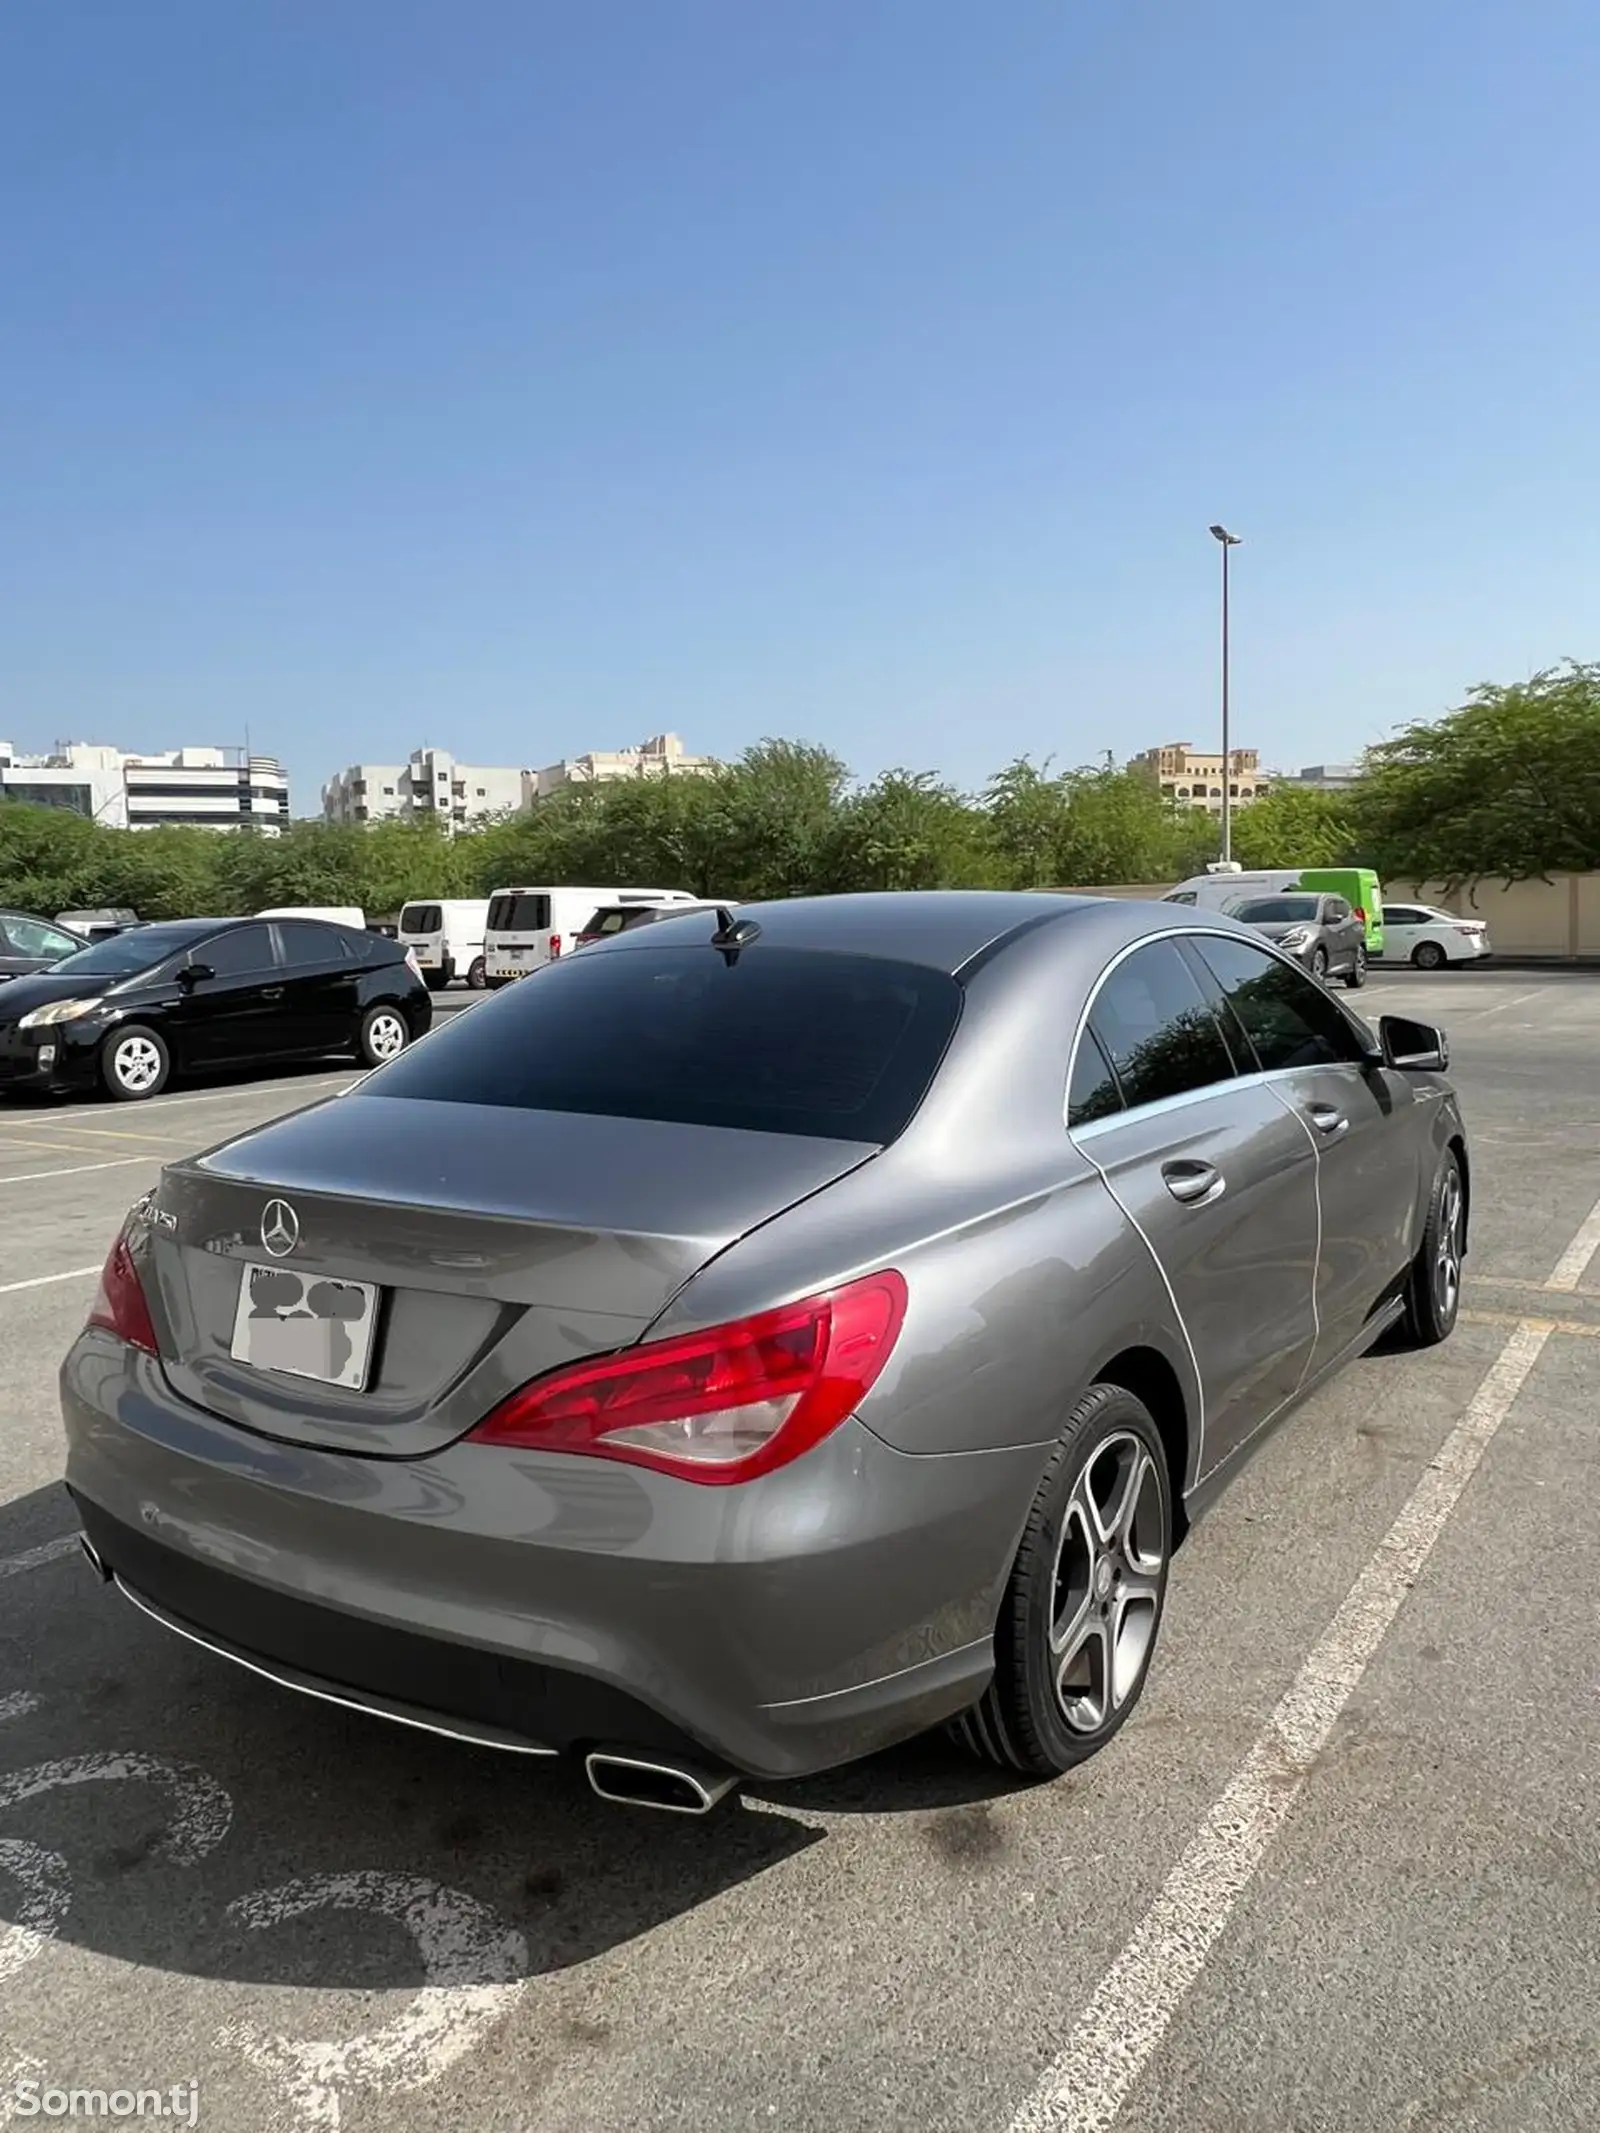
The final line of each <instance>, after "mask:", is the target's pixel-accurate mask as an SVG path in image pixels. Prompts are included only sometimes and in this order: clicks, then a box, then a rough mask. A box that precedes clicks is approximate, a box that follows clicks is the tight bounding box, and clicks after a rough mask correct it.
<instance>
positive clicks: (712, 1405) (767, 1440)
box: [472, 1269, 906, 1482]
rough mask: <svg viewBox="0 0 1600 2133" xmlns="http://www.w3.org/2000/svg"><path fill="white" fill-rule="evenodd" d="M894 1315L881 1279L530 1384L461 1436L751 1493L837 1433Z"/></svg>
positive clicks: (895, 1321)
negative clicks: (615, 1462)
mask: <svg viewBox="0 0 1600 2133" xmlns="http://www.w3.org/2000/svg"><path fill="white" fill-rule="evenodd" d="M905 1311H906V1285H905V1282H904V1281H903V1280H902V1278H901V1277H900V1275H899V1274H897V1273H895V1272H894V1271H893V1270H892V1269H891V1270H889V1271H886V1272H884V1273H881V1274H869V1275H867V1276H866V1277H865V1278H864V1279H863V1280H861V1281H852V1282H849V1283H847V1284H846V1285H845V1286H844V1287H843V1288H839V1289H832V1290H830V1291H829V1292H828V1293H827V1294H826V1295H823V1296H811V1297H807V1298H806V1300H805V1301H804V1302H803V1303H793V1304H785V1305H783V1306H782V1308H781V1309H779V1310H776V1311H764V1312H762V1313H761V1315H760V1316H759V1317H757V1318H744V1319H738V1320H736V1321H734V1322H733V1323H732V1324H730V1325H726V1326H710V1327H707V1328H706V1330H705V1331H704V1332H701V1333H685V1334H680V1335H678V1336H677V1337H675V1338H674V1339H671V1340H662V1341H646V1342H645V1343H644V1344H643V1345H642V1346H640V1347H638V1348H631V1349H629V1350H628V1351H627V1352H626V1353H625V1354H622V1355H612V1356H606V1357H603V1358H602V1359H600V1360H599V1361H597V1362H591V1363H579V1364H577V1365H576V1366H575V1367H574V1368H572V1369H570V1370H558V1371H555V1372H553V1373H552V1374H551V1375H550V1376H549V1377H546V1378H536V1379H535V1380H534V1382H533V1383H532V1384H531V1385H524V1386H523V1388H522V1390H521V1391H520V1392H514V1393H513V1394H512V1395H511V1397H510V1399H508V1400H503V1401H502V1402H501V1404H500V1405H499V1406H498V1407H497V1408H496V1409H495V1410H494V1412H493V1413H492V1414H490V1415H488V1416H487V1417H486V1418H485V1419H484V1421H482V1422H480V1423H479V1425H478V1427H477V1428H476V1429H475V1430H474V1431H473V1432H472V1437H473V1441H474V1442H476V1443H479V1444H498V1445H504V1446H511V1445H516V1446H519V1447H523V1448H525V1449H527V1450H530V1451H544V1452H576V1453H580V1454H584V1455H586V1456H588V1457H590V1458H596V1459H621V1460H625V1461H627V1462H629V1463H630V1464H632V1465H634V1466H649V1467H655V1468H657V1469H658V1470H659V1471H660V1472H661V1473H663V1474H675V1475H677V1476H679V1477H680V1478H681V1479H682V1480H684V1481H702V1482H733V1481H753V1480H755V1478H756V1477H757V1475H759V1474H770V1473H771V1472H772V1471H773V1469H774V1468H775V1467H780V1466H787V1465H788V1464H789V1462H790V1461H791V1460H793V1459H798V1458H799V1457H800V1455H801V1454H802V1453H803V1452H808V1451H810V1449H811V1447H812V1446H813V1445H814V1444H817V1443H820V1442H821V1440H822V1439H823V1438H824V1437H826V1436H827V1435H828V1434H829V1432H830V1431H831V1430H835V1429H837V1428H838V1426H839V1424H840V1423H841V1422H843V1421H844V1420H845V1419H846V1417H847V1416H849V1415H850V1414H852V1413H853V1412H854V1411H855V1409H856V1408H857V1407H858V1406H859V1405H860V1403H861V1401H862V1399H863V1398H864V1397H865V1395H866V1392H867V1390H868V1388H869V1387H870V1386H871V1385H872V1384H873V1382H874V1381H875V1379H876V1378H877V1376H878V1373H879V1372H880V1371H881V1370H882V1368H883V1366H884V1364H885V1363H886V1362H887V1361H888V1360H889V1355H890V1352H891V1350H892V1349H893V1347H894V1344H895V1341H896V1339H897V1338H898V1336H899V1332H900V1326H901V1322H902V1320H903V1319H904V1317H905Z"/></svg>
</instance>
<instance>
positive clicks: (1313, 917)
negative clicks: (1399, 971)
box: [1228, 889, 1367, 991]
mask: <svg viewBox="0 0 1600 2133" xmlns="http://www.w3.org/2000/svg"><path fill="white" fill-rule="evenodd" d="M1228 916H1229V917H1230V918H1236V919H1238V921H1239V922H1240V924H1241V925H1245V926H1254V927H1255V929H1256V931H1257V932H1258V933H1261V934H1264V935H1265V936H1266V938H1267V939H1268V940H1269V941H1276V942H1277V944H1278V946H1279V947H1280V948H1281V949H1282V950H1283V952H1284V953H1285V955H1292V956H1293V957H1294V959H1295V961H1296V962H1297V963H1303V964H1304V965H1305V967H1306V969H1307V970H1309V971H1310V973H1311V975H1312V976H1313V977H1314V978H1322V979H1328V978H1330V977H1332V978H1342V979H1343V980H1344V982H1345V984H1346V985H1348V986H1349V987H1350V988H1351V990H1352V991H1354V989H1355V988H1356V986H1358V985H1365V984H1366V982H1367V928H1366V923H1365V921H1364V920H1362V919H1359V918H1357V916H1356V914H1355V912H1354V911H1353V910H1352V909H1351V907H1350V905H1349V904H1348V903H1347V902H1346V901H1345V899H1344V898H1343V897H1342V896H1320V895H1316V894H1314V893H1313V892H1312V891H1311V890H1310V889H1294V890H1290V891H1289V892H1288V893H1287V894H1286V895H1282V896H1251V897H1247V898H1245V899H1244V900H1242V901H1241V902H1239V903H1236V904H1230V905H1229V906H1228Z"/></svg>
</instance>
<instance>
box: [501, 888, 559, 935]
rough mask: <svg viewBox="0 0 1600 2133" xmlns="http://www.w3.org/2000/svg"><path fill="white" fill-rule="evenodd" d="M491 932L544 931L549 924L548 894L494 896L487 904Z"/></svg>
mask: <svg viewBox="0 0 1600 2133" xmlns="http://www.w3.org/2000/svg"><path fill="white" fill-rule="evenodd" d="M487 925H488V930H489V932H491V933H544V932H547V931H548V929H549V925H550V899H549V897H548V896H496V897H493V898H491V900H490V904H489V917H488V921H487Z"/></svg>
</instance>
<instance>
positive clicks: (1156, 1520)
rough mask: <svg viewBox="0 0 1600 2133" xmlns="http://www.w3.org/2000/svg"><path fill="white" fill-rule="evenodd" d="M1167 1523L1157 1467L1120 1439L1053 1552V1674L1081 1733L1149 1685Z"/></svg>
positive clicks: (1094, 1473) (1082, 1493) (1092, 1465)
mask: <svg viewBox="0 0 1600 2133" xmlns="http://www.w3.org/2000/svg"><path fill="white" fill-rule="evenodd" d="M1163 1524H1164V1521H1163V1518H1162V1498H1161V1483H1160V1480H1159V1478H1158V1476H1157V1474H1156V1467H1155V1461H1154V1460H1153V1459H1152V1458H1151V1456H1150V1453H1149V1452H1148V1451H1147V1450H1146V1449H1145V1447H1144V1445H1143V1444H1142V1443H1141V1442H1140V1441H1139V1439H1138V1438H1137V1437H1136V1436H1134V1435H1133V1434H1132V1433H1131V1431H1126V1430H1119V1431H1117V1432H1116V1434H1115V1435H1112V1436H1109V1437H1107V1438H1106V1440H1105V1442H1104V1443H1103V1444H1101V1445H1100V1446H1099V1447H1098V1449H1097V1450H1096V1451H1095V1453H1094V1455H1093V1457H1092V1458H1091V1459H1090V1460H1089V1461H1088V1462H1087V1463H1086V1465H1085V1466H1084V1469H1083V1472H1082V1473H1081V1474H1080V1475H1079V1476H1078V1479H1077V1482H1076V1483H1075V1484H1074V1486H1073V1490H1072V1495H1071V1497H1070V1498H1069V1499H1068V1503H1067V1511H1066V1516H1065V1518H1064V1519H1063V1520H1062V1525H1061V1538H1060V1542H1059V1544H1058V1546H1057V1549H1056V1560H1055V1574H1054V1578H1053V1580H1052V1602H1051V1624H1050V1662H1051V1674H1052V1679H1053V1681H1054V1685H1055V1694H1056V1701H1057V1703H1058V1704H1059V1706H1060V1708H1061V1715H1062V1716H1063V1718H1065V1720H1066V1722H1067V1724H1068V1725H1069V1726H1070V1727H1071V1728H1072V1729H1073V1731H1074V1732H1076V1733H1098V1732H1099V1731H1100V1730H1101V1728H1102V1727H1104V1726H1105V1725H1106V1724H1108V1723H1109V1721H1110V1720H1111V1719H1113V1718H1114V1717H1115V1716H1116V1714H1117V1713H1118V1711H1120V1710H1121V1708H1122V1706H1123V1705H1124V1704H1125V1703H1126V1702H1127V1700H1128V1698H1129V1697H1130V1696H1131V1695H1132V1694H1133V1693H1134V1691H1135V1690H1136V1689H1137V1688H1138V1686H1139V1683H1140V1681H1141V1680H1142V1679H1143V1676H1144V1670H1145V1666H1146V1664H1147V1663H1148V1661H1149V1657H1150V1652H1151V1648H1152V1646H1153V1645H1154V1643H1155V1633H1156V1624H1157V1620H1158V1618H1159V1616H1160V1612H1161V1579H1162V1575H1163V1573H1164V1571H1165V1569H1166V1557H1165V1540H1164V1534H1163Z"/></svg>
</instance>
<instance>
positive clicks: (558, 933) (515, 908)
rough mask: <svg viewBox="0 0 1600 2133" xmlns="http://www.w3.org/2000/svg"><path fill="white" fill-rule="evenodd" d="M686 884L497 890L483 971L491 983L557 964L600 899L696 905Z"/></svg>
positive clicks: (485, 941)
mask: <svg viewBox="0 0 1600 2133" xmlns="http://www.w3.org/2000/svg"><path fill="white" fill-rule="evenodd" d="M699 902H700V898H699V897H698V896H691V895H690V894H689V892H688V890H687V889H616V888H611V889H572V888H559V889H555V888H548V889H496V890H495V892H494V894H493V896H491V897H490V899H489V918H488V923H487V924H486V925H485V927H484V933H483V964H484V972H485V975H486V977H487V980H488V983H489V985H490V987H491V989H493V988H497V987H499V986H501V985H509V984H510V982H511V980H512V979H513V978H523V977H526V976H527V974H528V972H529V971H530V970H542V969H543V968H544V966H545V964H546V963H553V962H554V961H555V959H556V957H557V956H558V955H560V954H561V952H562V950H563V949H565V948H571V947H572V945H573V943H574V942H575V941H576V939H577V937H578V935H579V934H580V933H581V932H582V931H583V929H584V927H585V926H586V925H587V924H588V923H589V920H590V919H591V918H592V917H593V916H594V914H595V912H596V911H598V910H599V909H600V907H601V905H602V904H628V903H640V904H656V905H660V904H671V903H685V904H697V903H699Z"/></svg>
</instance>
